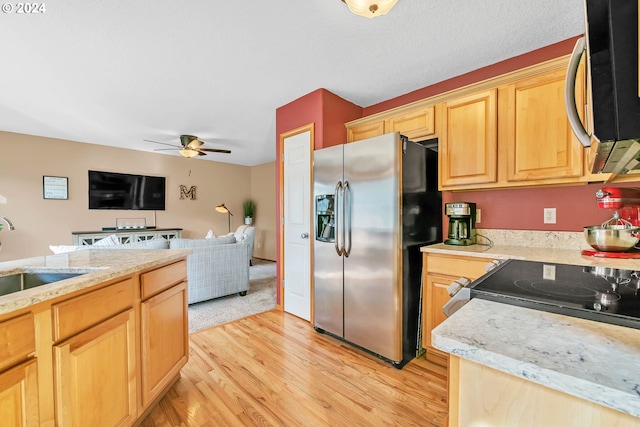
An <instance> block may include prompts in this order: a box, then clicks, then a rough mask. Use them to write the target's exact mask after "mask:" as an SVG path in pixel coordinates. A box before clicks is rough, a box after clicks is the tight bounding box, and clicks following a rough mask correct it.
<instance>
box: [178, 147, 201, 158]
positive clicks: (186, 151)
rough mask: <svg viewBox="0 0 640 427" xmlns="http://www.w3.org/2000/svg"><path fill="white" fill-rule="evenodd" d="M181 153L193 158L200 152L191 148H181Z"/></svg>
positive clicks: (183, 155)
mask: <svg viewBox="0 0 640 427" xmlns="http://www.w3.org/2000/svg"><path fill="white" fill-rule="evenodd" d="M180 154H181V155H182V157H188V158H191V157H196V156H197V155H199V154H200V153H198V152H197V151H196V150H192V149H191V148H183V149H182V150H180Z"/></svg>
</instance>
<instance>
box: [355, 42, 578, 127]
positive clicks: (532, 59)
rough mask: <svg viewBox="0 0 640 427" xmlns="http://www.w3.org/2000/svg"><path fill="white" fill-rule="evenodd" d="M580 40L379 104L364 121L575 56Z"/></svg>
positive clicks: (519, 56)
mask: <svg viewBox="0 0 640 427" xmlns="http://www.w3.org/2000/svg"><path fill="white" fill-rule="evenodd" d="M580 37H582V35H579V36H575V37H572V38H570V39H567V40H563V41H561V42H558V43H554V44H552V45H549V46H545V47H543V48H540V49H537V50H533V51H531V52H527V53H524V54H522V55H518V56H514V57H513V58H509V59H506V60H504V61H501V62H497V63H495V64H493V65H489V66H486V67H483V68H479V69H477V70H474V71H471V72H468V73H466V74H461V75H459V76H456V77H452V78H450V79H448V80H444V81H442V82H439V83H436V84H433V85H430V86H426V87H423V88H422V89H417V90H414V91H413V92H409V93H406V94H404V95H401V96H398V97H396V98H391V99H389V100H386V101H383V102H380V103H378V104H374V105H371V106H370V107H366V108H365V109H364V111H363V117H364V116H370V115H372V114H375V113H379V112H381V111H386V110H389V109H391V108H396V107H400V106H402V105H405V104H408V103H410V102H415V101H419V100H421V99H425V98H429V97H431V96H435V95H439V94H441V93H444V92H448V91H450V90H454V89H458V88H461V87H464V86H468V85H470V84H473V83H478V82H481V81H483V80H487V79H490V78H492V77H497V76H500V75H502V74H506V73H510V72H512V71H516V70H519V69H522V68H525V67H529V66H531V65H535V64H539V63H541V62H544V61H549V60H551V59H554V58H558V57H560V56H563V55H567V54H569V53H571V51H572V50H573V47H574V46H575V45H576V40H577V39H579V38H580Z"/></svg>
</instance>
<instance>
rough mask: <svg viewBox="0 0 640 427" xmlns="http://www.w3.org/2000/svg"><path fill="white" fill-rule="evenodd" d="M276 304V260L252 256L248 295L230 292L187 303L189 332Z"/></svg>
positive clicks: (229, 320)
mask: <svg viewBox="0 0 640 427" xmlns="http://www.w3.org/2000/svg"><path fill="white" fill-rule="evenodd" d="M275 306H276V263H275V262H273V261H266V260H261V259H255V258H254V259H253V265H252V266H251V267H249V290H248V291H247V295H246V296H244V297H241V296H239V295H237V294H236V295H231V296H228V297H222V298H216V299H213V300H209V301H203V302H199V303H197V304H191V305H190V306H189V333H190V334H191V333H193V332H197V331H201V330H203V329H208V328H211V327H213V326H216V325H220V324H222V323H228V322H231V321H233V320H237V319H241V318H243V317H247V316H251V315H252V314H256V313H262V312H265V311H268V310H271V309H273V308H275Z"/></svg>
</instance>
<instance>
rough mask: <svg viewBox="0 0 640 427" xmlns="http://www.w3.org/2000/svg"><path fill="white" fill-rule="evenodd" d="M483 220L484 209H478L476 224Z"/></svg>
mask: <svg viewBox="0 0 640 427" xmlns="http://www.w3.org/2000/svg"><path fill="white" fill-rule="evenodd" d="M481 220H482V210H481V209H476V224H478V223H479V222H480V221H481Z"/></svg>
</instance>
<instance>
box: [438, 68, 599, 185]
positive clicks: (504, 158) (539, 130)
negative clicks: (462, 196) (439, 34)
mask: <svg viewBox="0 0 640 427" xmlns="http://www.w3.org/2000/svg"><path fill="white" fill-rule="evenodd" d="M554 64H555V65H553V66H552V67H550V66H549V64H546V65H544V67H541V68H540V69H539V70H538V69H536V67H532V68H531V69H529V70H527V72H526V73H523V75H522V76H521V77H520V76H519V74H517V73H514V76H513V78H512V79H511V81H510V82H508V83H506V84H500V85H498V86H496V87H495V88H491V89H487V90H485V91H480V92H477V93H472V94H469V95H466V96H463V97H461V98H457V99H454V100H451V101H446V102H445V103H444V107H443V108H444V110H445V112H444V113H443V114H442V121H443V124H442V125H441V129H442V132H441V135H440V137H441V138H440V141H439V142H440V146H441V149H440V150H439V155H440V189H441V190H471V189H480V188H506V187H514V186H524V185H527V186H531V185H550V184H563V183H578V182H582V181H585V180H587V179H590V178H591V176H590V173H588V172H587V170H588V169H587V168H585V155H586V154H585V153H586V150H585V148H584V147H583V146H582V145H581V144H580V142H579V141H578V140H577V139H576V137H575V136H574V135H573V132H572V130H571V127H570V126H569V122H568V120H567V115H566V110H565V103H564V84H565V74H566V61H565V60H556V61H555V62H554ZM576 80H577V83H576V103H577V104H578V105H580V106H582V105H583V104H584V93H585V91H584V82H583V81H584V70H583V69H581V70H580V71H579V74H578V77H577V79H576ZM579 111H583V108H582V107H580V108H579Z"/></svg>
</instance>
